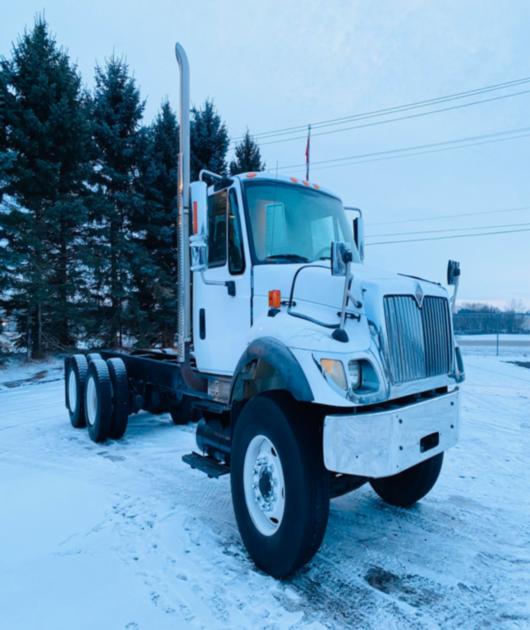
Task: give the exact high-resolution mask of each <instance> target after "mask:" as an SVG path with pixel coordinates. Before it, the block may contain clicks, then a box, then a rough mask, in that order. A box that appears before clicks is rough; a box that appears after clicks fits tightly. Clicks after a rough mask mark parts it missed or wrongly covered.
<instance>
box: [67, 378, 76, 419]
mask: <svg viewBox="0 0 530 630" xmlns="http://www.w3.org/2000/svg"><path fill="white" fill-rule="evenodd" d="M68 406H69V407H70V411H71V412H72V413H73V412H74V411H75V410H76V409H77V378H76V376H75V372H74V371H73V370H70V374H68Z"/></svg>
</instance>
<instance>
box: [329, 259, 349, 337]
mask: <svg viewBox="0 0 530 630" xmlns="http://www.w3.org/2000/svg"><path fill="white" fill-rule="evenodd" d="M345 262H346V275H345V277H344V290H343V292H342V306H341V309H340V323H339V327H338V328H336V329H335V330H334V331H333V332H332V333H331V336H332V337H333V339H335V341H341V342H342V343H347V342H348V341H349V340H350V338H349V337H348V333H347V332H346V330H345V327H344V326H345V324H346V308H347V306H348V299H349V298H350V288H351V283H352V280H353V275H352V273H351V269H350V266H351V261H350V260H347V261H345Z"/></svg>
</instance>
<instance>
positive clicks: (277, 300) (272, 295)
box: [269, 289, 282, 308]
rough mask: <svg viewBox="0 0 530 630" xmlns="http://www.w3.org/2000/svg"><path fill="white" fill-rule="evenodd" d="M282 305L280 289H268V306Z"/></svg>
mask: <svg viewBox="0 0 530 630" xmlns="http://www.w3.org/2000/svg"><path fill="white" fill-rule="evenodd" d="M281 305H282V294H281V293H280V289H272V290H271V291H269V308H280V306H281Z"/></svg>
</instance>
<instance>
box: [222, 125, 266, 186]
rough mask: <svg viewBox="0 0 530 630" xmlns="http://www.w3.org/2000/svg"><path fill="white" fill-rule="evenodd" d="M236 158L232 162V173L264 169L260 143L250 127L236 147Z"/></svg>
mask: <svg viewBox="0 0 530 630" xmlns="http://www.w3.org/2000/svg"><path fill="white" fill-rule="evenodd" d="M235 154H236V159H235V160H232V161H231V162H230V175H237V174H238V173H247V172H249V171H264V170H265V163H264V162H262V161H261V153H260V150H259V146H258V143H257V142H256V141H255V140H254V138H253V137H252V136H251V135H250V133H249V131H248V129H247V130H246V132H245V135H244V136H243V139H242V140H241V142H240V143H239V144H238V145H237V146H236V149H235Z"/></svg>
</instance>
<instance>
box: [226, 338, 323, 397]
mask: <svg viewBox="0 0 530 630" xmlns="http://www.w3.org/2000/svg"><path fill="white" fill-rule="evenodd" d="M264 367H266V369H269V371H270V370H271V369H272V371H273V373H274V382H271V380H270V379H269V380H268V381H267V379H266V378H263V376H260V371H261V372H263V368H264ZM256 376H257V379H256ZM257 381H258V382H260V383H261V385H260V386H257V387H256V386H254V389H256V391H255V392H253V393H254V394H259V393H262V392H264V391H271V390H274V389H285V390H287V391H288V392H290V393H291V395H292V396H293V398H295V399H296V400H299V401H304V402H311V401H313V400H314V396H313V392H312V391H311V387H310V385H309V382H308V380H307V377H306V375H305V374H304V371H303V370H302V368H301V367H300V364H299V363H298V361H297V359H296V357H295V356H294V354H293V353H292V352H291V351H290V350H289V348H287V346H285V345H284V344H283V343H281V342H280V341H278V340H277V339H275V338H274V337H260V338H258V339H255V340H254V341H252V342H251V343H250V344H249V346H248V347H247V349H246V350H245V352H244V353H243V355H242V356H241V358H240V359H239V361H238V364H237V366H236V369H235V371H234V378H233V380H232V387H231V391H230V401H231V402H234V401H242V400H246V399H247V398H249V395H248V385H250V384H252V383H254V384H255V383H256V382H257ZM275 384H281V387H277V386H275ZM250 389H252V387H251V388H250Z"/></svg>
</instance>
